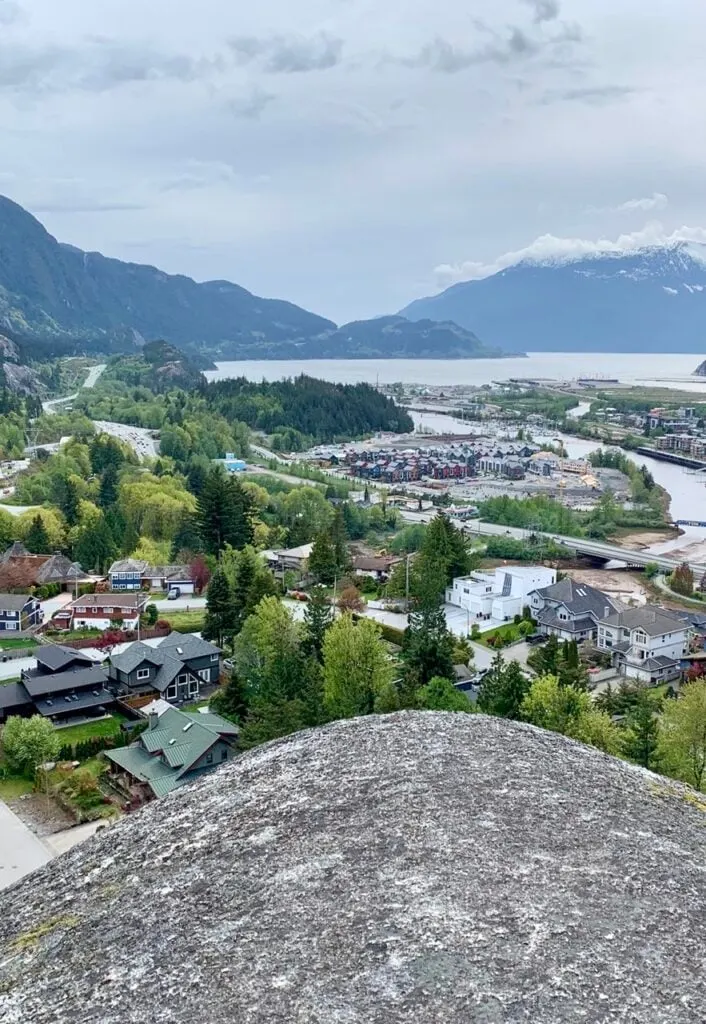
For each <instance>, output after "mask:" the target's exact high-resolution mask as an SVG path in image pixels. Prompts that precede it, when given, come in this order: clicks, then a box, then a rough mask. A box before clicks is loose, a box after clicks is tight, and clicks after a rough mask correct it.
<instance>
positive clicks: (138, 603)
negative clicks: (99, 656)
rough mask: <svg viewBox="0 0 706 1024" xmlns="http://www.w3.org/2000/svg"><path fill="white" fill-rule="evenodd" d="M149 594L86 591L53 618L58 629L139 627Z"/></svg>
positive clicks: (53, 623)
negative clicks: (87, 592) (88, 592)
mask: <svg viewBox="0 0 706 1024" xmlns="http://www.w3.org/2000/svg"><path fill="white" fill-rule="evenodd" d="M147 601H148V596H147V594H143V593H139V594H84V595H83V597H79V598H77V599H76V600H75V601H73V602H72V603H71V604H70V605H67V606H66V607H65V608H61V609H60V610H59V611H58V612H56V613H55V614H54V615H53V617H52V620H51V621H52V625H54V626H56V627H57V628H59V629H98V630H105V629H110V628H111V627H114V628H116V629H137V627H138V625H139V623H140V615H141V614H142V612H143V611H144V610H145V605H146V604H147Z"/></svg>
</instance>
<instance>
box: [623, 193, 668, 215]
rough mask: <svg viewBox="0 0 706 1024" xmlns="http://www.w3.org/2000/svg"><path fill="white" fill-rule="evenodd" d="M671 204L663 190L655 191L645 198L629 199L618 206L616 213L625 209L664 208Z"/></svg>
mask: <svg viewBox="0 0 706 1024" xmlns="http://www.w3.org/2000/svg"><path fill="white" fill-rule="evenodd" d="M668 205H669V200H668V199H667V197H666V196H665V194H664V193H663V192H653V193H652V195H651V196H648V197H646V198H644V199H628V201H627V202H625V203H621V204H620V206H616V207H615V210H616V213H620V212H621V211H623V210H645V211H647V210H663V209H664V208H665V207H666V206H668Z"/></svg>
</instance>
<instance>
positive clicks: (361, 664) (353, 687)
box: [323, 615, 394, 718]
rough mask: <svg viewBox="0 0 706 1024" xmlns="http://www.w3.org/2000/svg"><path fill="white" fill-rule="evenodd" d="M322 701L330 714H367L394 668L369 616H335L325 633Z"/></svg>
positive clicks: (378, 631)
mask: <svg viewBox="0 0 706 1024" xmlns="http://www.w3.org/2000/svg"><path fill="white" fill-rule="evenodd" d="M323 651H324V659H323V666H324V668H323V679H324V705H325V708H326V712H327V714H328V715H329V717H330V718H353V717H354V716H356V715H369V714H371V713H372V712H373V711H374V710H375V708H376V702H377V701H378V699H379V698H380V696H381V695H382V694H383V693H385V691H386V690H387V689H388V688H389V686H390V684H391V683H392V680H393V677H394V672H393V667H392V663H391V662H390V659H389V657H388V655H387V651H386V650H385V647H384V645H383V644H382V643H381V642H380V628H379V626H377V624H376V623H374V622H372V621H371V620H370V619H361V620H360V622H357V623H356V622H354V621H353V618H352V617H351V616H350V615H342V616H341V617H340V618H338V619H336V621H335V622H334V623H333V625H332V626H331V628H330V629H329V630H328V631H327V632H326V636H325V637H324V645H323Z"/></svg>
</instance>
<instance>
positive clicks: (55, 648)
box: [36, 644, 95, 672]
mask: <svg viewBox="0 0 706 1024" xmlns="http://www.w3.org/2000/svg"><path fill="white" fill-rule="evenodd" d="M36 656H37V664H38V665H46V667H47V668H48V669H50V671H52V672H59V671H61V670H62V669H65V668H66V667H67V665H70V664H71V663H72V662H79V663H80V664H82V665H85V666H86V667H90V666H92V665H94V664H95V662H94V661H93V659H92V658H89V657H88V655H86V654H83V653H82V652H81V651H78V650H76V649H75V648H73V647H61V646H59V645H58V644H45V645H44V646H42V647H40V648H39V649H38V650H37V655H36Z"/></svg>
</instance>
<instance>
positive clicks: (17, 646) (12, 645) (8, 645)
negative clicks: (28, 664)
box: [0, 636, 39, 651]
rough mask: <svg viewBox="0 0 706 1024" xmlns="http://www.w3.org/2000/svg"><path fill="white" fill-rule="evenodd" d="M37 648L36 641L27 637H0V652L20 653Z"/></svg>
mask: <svg viewBox="0 0 706 1024" xmlns="http://www.w3.org/2000/svg"><path fill="white" fill-rule="evenodd" d="M38 646H39V645H38V643H37V641H36V640H34V639H30V638H29V637H17V638H16V639H10V638H9V637H8V638H6V637H4V636H3V637H0V651H21V650H26V649H28V648H30V647H38Z"/></svg>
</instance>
